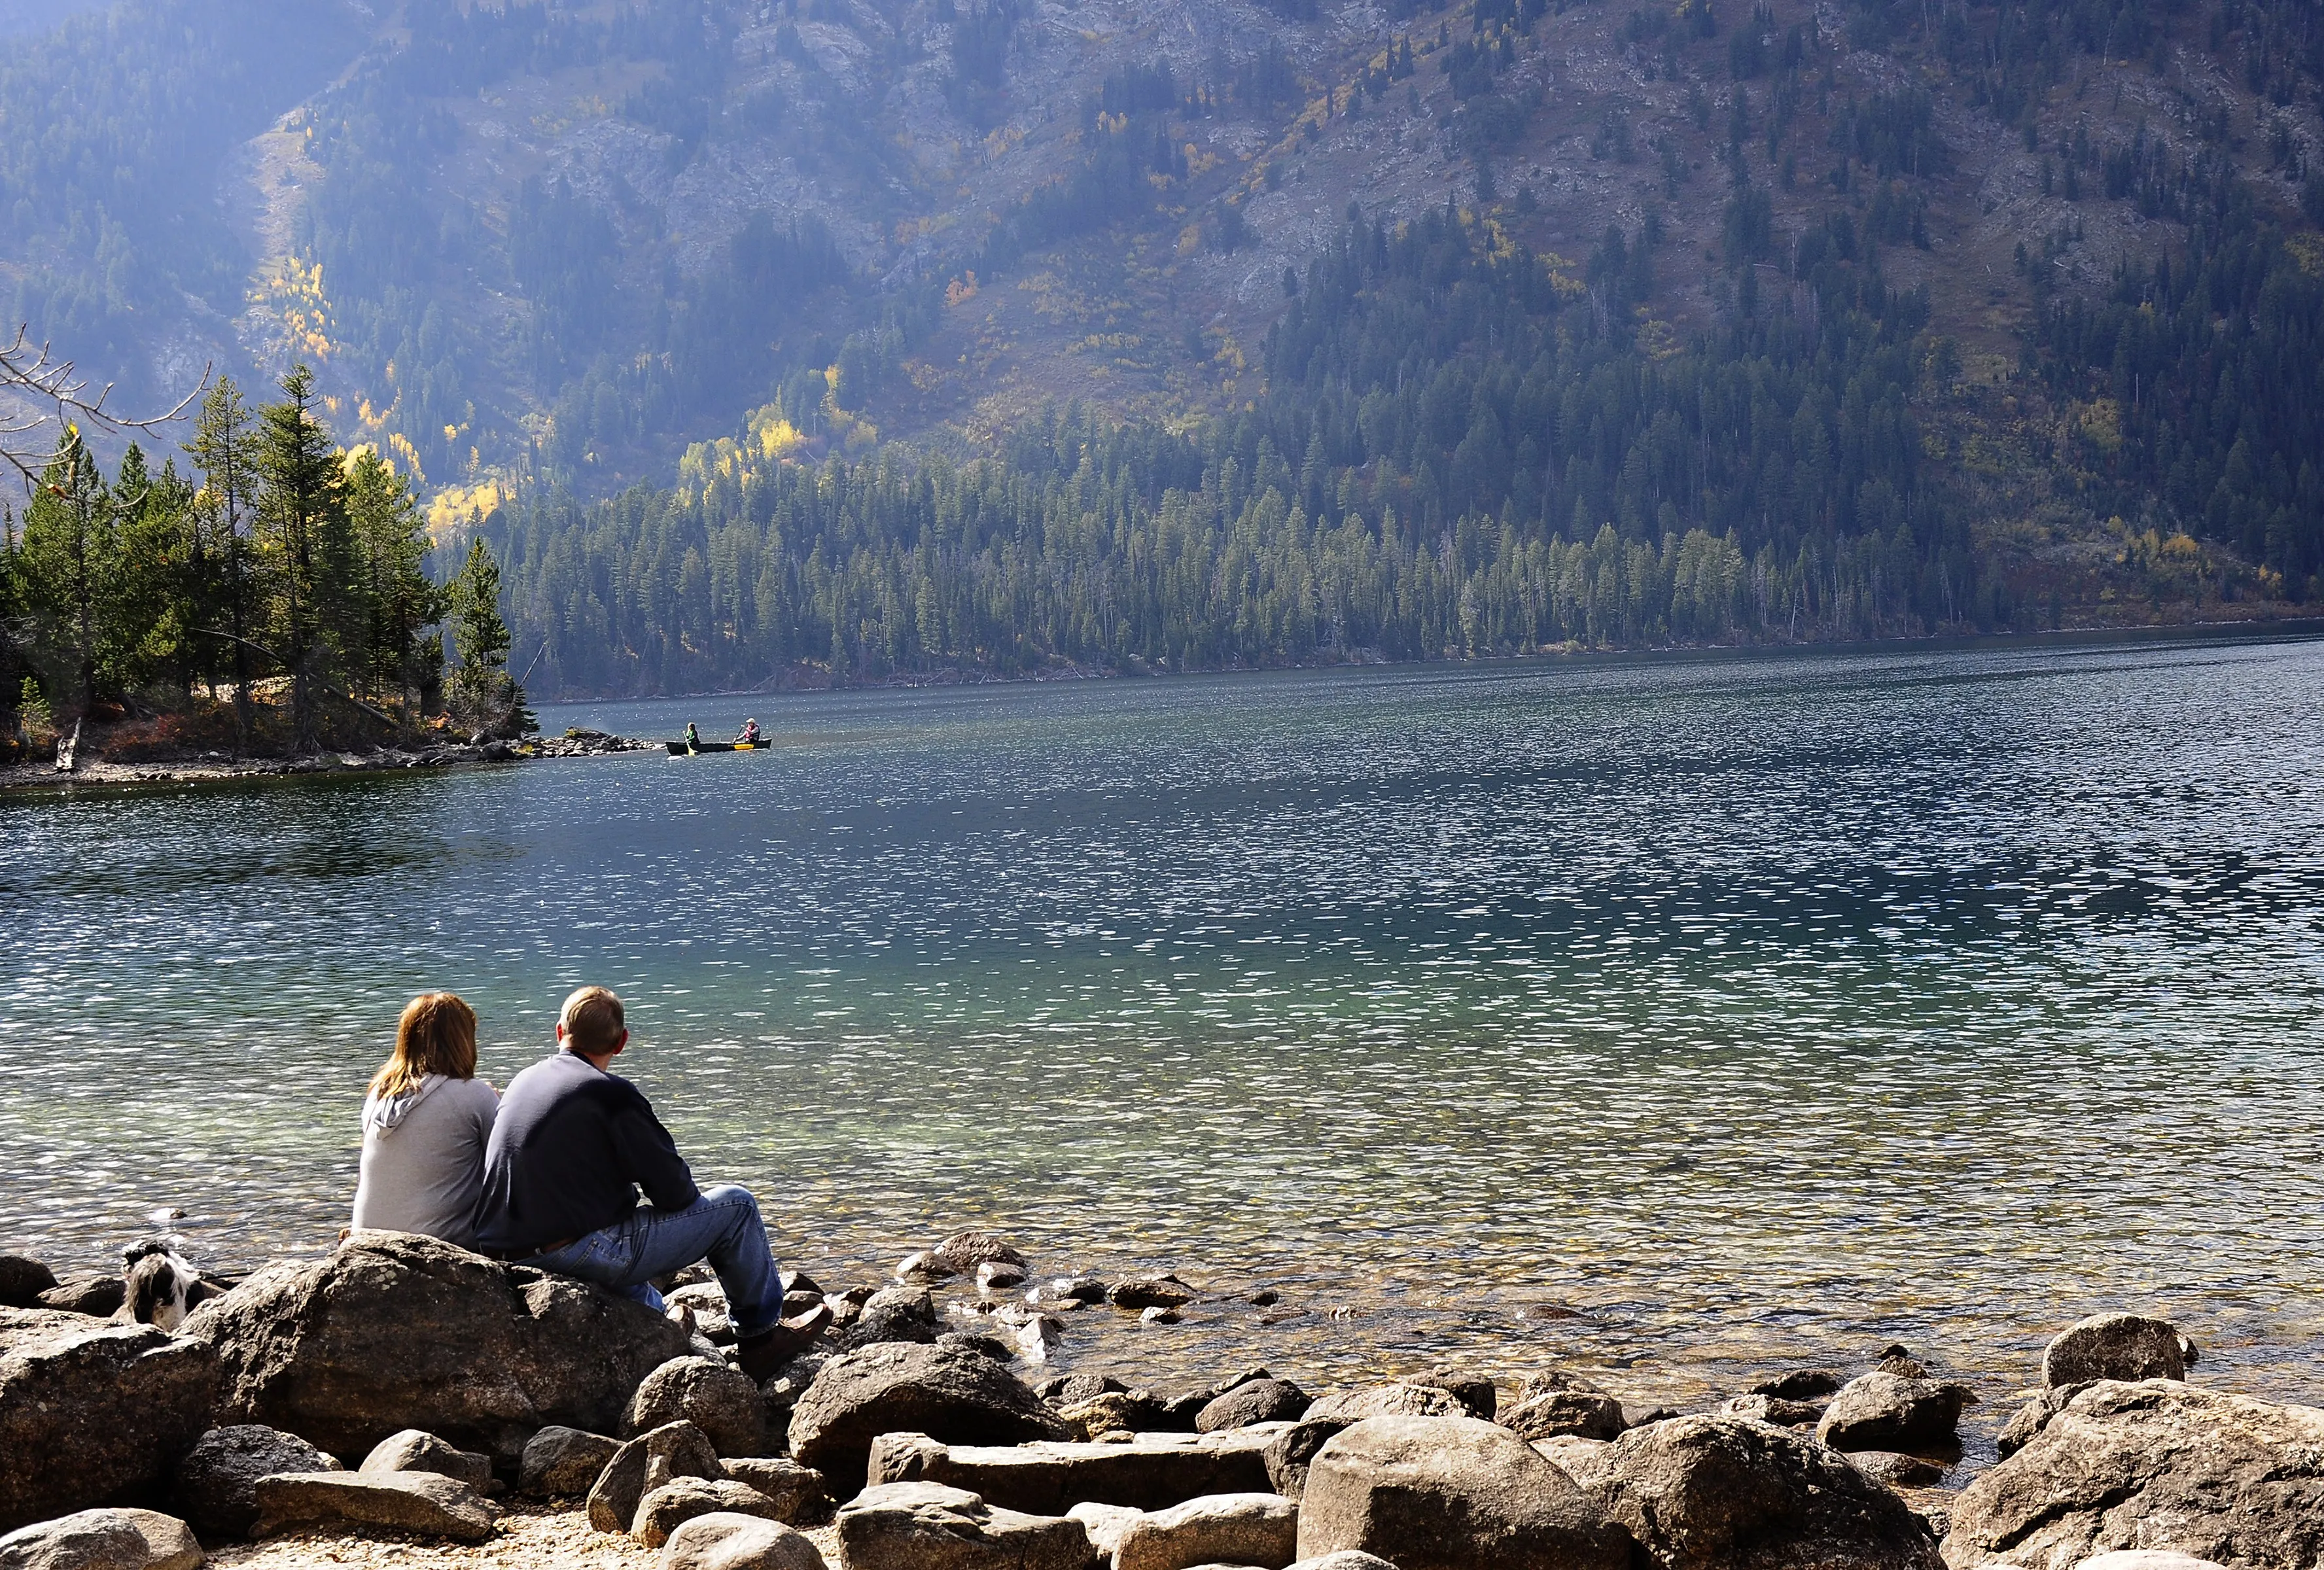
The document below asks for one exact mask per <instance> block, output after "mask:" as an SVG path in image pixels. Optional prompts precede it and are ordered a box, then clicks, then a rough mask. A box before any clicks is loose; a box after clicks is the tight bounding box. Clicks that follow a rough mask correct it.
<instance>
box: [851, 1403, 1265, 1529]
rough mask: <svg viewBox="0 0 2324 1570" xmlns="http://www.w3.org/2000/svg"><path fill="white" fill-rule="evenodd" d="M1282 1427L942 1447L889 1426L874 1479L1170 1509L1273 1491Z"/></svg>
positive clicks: (987, 1495) (1035, 1509)
mask: <svg viewBox="0 0 2324 1570" xmlns="http://www.w3.org/2000/svg"><path fill="white" fill-rule="evenodd" d="M1279 1432H1280V1426H1279V1425H1268V1426H1264V1427H1259V1428H1230V1429H1225V1430H1223V1431H1222V1432H1219V1433H1215V1434H1200V1435H1197V1434H1140V1435H1139V1436H1137V1437H1135V1438H1134V1439H1131V1440H1130V1441H1129V1442H1128V1443H1126V1444H1113V1445H1082V1444H1033V1445H994V1446H979V1445H942V1444H938V1443H937V1442H936V1440H934V1439H931V1438H929V1437H927V1436H926V1435H925V1434H883V1435H881V1437H879V1439H878V1440H876V1441H875V1442H874V1443H873V1445H872V1447H871V1462H870V1467H869V1472H870V1481H871V1483H943V1484H945V1486H947V1487H950V1488H957V1489H960V1490H963V1491H964V1492H969V1493H973V1494H975V1495H977V1496H978V1497H979V1498H981V1499H982V1500H983V1501H985V1502H986V1503H988V1504H992V1505H997V1506H1000V1507H1001V1508H1002V1509H1004V1510H1018V1511H1020V1512H1022V1513H1024V1514H1027V1515H1043V1516H1059V1515H1064V1514H1065V1513H1066V1511H1067V1510H1070V1509H1071V1508H1072V1507H1074V1505H1078V1504H1103V1505H1117V1506H1121V1507H1125V1508H1127V1509H1131V1510H1167V1509H1168V1508H1169V1507H1170V1506H1172V1505H1175V1504H1182V1503H1184V1502H1185V1501H1187V1500H1190V1499H1198V1498H1200V1497H1202V1496H1203V1495H1205V1494H1221V1493H1259V1492H1270V1490H1269V1483H1268V1468H1267V1459H1266V1457H1267V1447H1268V1445H1269V1444H1270V1443H1272V1442H1273V1440H1274V1439H1275V1437H1277V1434H1278V1433H1279Z"/></svg>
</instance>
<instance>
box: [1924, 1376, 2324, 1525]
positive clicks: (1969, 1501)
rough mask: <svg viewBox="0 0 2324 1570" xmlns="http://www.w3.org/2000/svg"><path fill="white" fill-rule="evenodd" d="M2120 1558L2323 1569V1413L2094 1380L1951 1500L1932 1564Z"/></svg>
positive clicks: (2154, 1384) (2153, 1383)
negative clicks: (2174, 1556) (2151, 1554)
mask: <svg viewBox="0 0 2324 1570" xmlns="http://www.w3.org/2000/svg"><path fill="white" fill-rule="evenodd" d="M2128 1548H2148V1549H2172V1550H2175V1551H2177V1552H2180V1553H2182V1554H2189V1555H2192V1556H2196V1557H2198V1558H2203V1559H2214V1560H2218V1561H2219V1562H2221V1563H2223V1564H2229V1565H2314V1564H2317V1563H2319V1561H2324V1410H2319V1409H2317V1408H2314V1407H2288V1406H2273V1405H2271V1404H2269V1403H2268V1402H2265V1401H2258V1400H2251V1399H2249V1398H2248V1397H2244V1396H2231V1395H2225V1394H2221V1393H2219V1392H2218V1391H2207V1390H2200V1389H2198V1388H2196V1387H2194V1386H2192V1385H2188V1384H2183V1383H2181V1382H2178V1381H2176V1380H2159V1379H2158V1380H2142V1381H2139V1382H2135V1383H2130V1382H2121V1381H2114V1380H2106V1381H2100V1382H2098V1383H2095V1384H2092V1385H2089V1386H2088V1387H2087V1388H2085V1389H2083V1390H2081V1391H2078V1392H2077V1393H2075V1394H2074V1396H2073V1397H2072V1398H2071V1399H2070V1400H2068V1401H2067V1402H2066V1403H2065V1405H2064V1406H2063V1408H2062V1409H2060V1410H2059V1411H2057V1412H2056V1413H2055V1414H2054V1415H2052V1417H2051V1418H2050V1419H2049V1421H2048V1422H2047V1423H2045V1424H2043V1427H2042V1428H2041V1429H2040V1431H2039V1432H2038V1433H2036V1434H2034V1435H2033V1437H2031V1438H2030V1439H2028V1440H2027V1441H2026V1443H2025V1444H2024V1446H2023V1448H2021V1449H2019V1450H2018V1451H2017V1452H2016V1453H2015V1455H2011V1456H2010V1457H2009V1459H2008V1460H2006V1461H2004V1462H2002V1463H2001V1464H1998V1465H1997V1466H1995V1467H1993V1468H1991V1469H1990V1470H1988V1471H1987V1472H1986V1473H1984V1474H1981V1475H1980V1476H1978V1478H1977V1479H1976V1480H1975V1481H1974V1482H1972V1483H1970V1484H1969V1487H1968V1488H1967V1489H1966V1490H1964V1491H1963V1492H1962V1493H1961V1495H1960V1499H1959V1500H1958V1501H1955V1503H1954V1506H1953V1510H1952V1530H1951V1532H1950V1534H1949V1535H1948V1536H1947V1537H1946V1538H1945V1563H1946V1564H1947V1565H1950V1566H1953V1567H1954V1570H1977V1567H1978V1566H1981V1565H1984V1564H1985V1563H1986V1562H1987V1560H1990V1559H1997V1558H1998V1559H2006V1560H2008V1561H2009V1562H2010V1563H2012V1564H2014V1565H2024V1566H2026V1567H2027V1570H2062V1567H2063V1566H2067V1565H2074V1564H2076V1563H2078V1562H2079V1561H2080V1560H2081V1559H2084V1558H2087V1557H2089V1556H2093V1555H2097V1554H2102V1553H2105V1552H2107V1551H2109V1550H2114V1549H2128Z"/></svg>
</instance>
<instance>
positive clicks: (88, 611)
mask: <svg viewBox="0 0 2324 1570" xmlns="http://www.w3.org/2000/svg"><path fill="white" fill-rule="evenodd" d="M118 536H119V529H118V528H117V519H115V513H114V508H113V498H112V496H111V494H110V493H109V492H108V491H107V490H106V484H105V481H104V477H103V476H102V475H100V474H99V473H97V461H96V459H94V458H92V457H91V456H90V455H89V451H88V445H86V444H85V443H83V442H82V440H81V438H80V432H79V431H78V429H77V428H75V427H71V426H67V427H65V431H64V435H63V436H62V437H60V439H59V441H58V443H57V451H56V455H55V456H54V457H53V458H51V459H50V460H49V465H48V467H47V468H46V469H45V470H44V471H42V474H41V484H40V489H39V490H38V491H35V492H34V493H33V496H32V504H31V505H30V506H29V507H27V508H26V509H25V510H24V536H23V543H22V545H21V546H19V547H18V552H17V571H18V573H19V574H21V577H22V582H23V591H22V592H23V599H24V601H25V605H26V608H27V610H28V611H29V612H30V613H31V616H32V620H33V621H34V623H35V625H36V627H37V629H38V630H37V631H36V633H35V638H36V648H37V649H38V650H39V651H40V652H41V653H44V654H45V655H46V656H47V657H48V662H49V664H50V666H51V670H50V671H49V673H48V675H49V679H48V681H47V683H46V686H47V688H48V690H49V692H50V693H51V694H52V695H54V696H55V697H56V698H57V699H58V701H59V702H61V703H62V704H63V705H65V707H66V710H67V712H69V714H71V715H72V716H73V717H75V718H78V717H79V716H81V715H83V714H86V713H87V712H88V710H89V708H90V706H91V705H93V704H94V703H95V702H97V689H98V685H99V683H100V681H101V680H103V679H105V678H106V677H108V676H109V675H111V668H112V666H113V664H114V659H113V656H114V655H115V651H116V649H117V647H118V642H119V638H118V628H117V625H116V617H115V591H116V587H117V580H118V568H119V565H120V560H121V550H120V540H119V537H118Z"/></svg>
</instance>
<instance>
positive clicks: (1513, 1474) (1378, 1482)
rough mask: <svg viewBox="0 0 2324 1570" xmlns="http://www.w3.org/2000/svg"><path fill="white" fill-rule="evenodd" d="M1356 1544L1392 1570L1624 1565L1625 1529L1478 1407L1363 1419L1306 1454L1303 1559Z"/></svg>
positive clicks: (1578, 1569) (1563, 1569) (1621, 1568)
mask: <svg viewBox="0 0 2324 1570" xmlns="http://www.w3.org/2000/svg"><path fill="white" fill-rule="evenodd" d="M1347 1548H1358V1549H1361V1550H1362V1551H1364V1552H1365V1553H1368V1554H1377V1555H1379V1556H1380V1557H1382V1558H1384V1559H1387V1560H1389V1561H1391V1562H1393V1563H1394V1564H1396V1565H1399V1566H1401V1567H1402V1570H1628V1565H1629V1563H1630V1540H1629V1538H1628V1536H1626V1535H1625V1534H1624V1532H1623V1531H1622V1529H1620V1528H1619V1527H1618V1526H1615V1525H1614V1524H1613V1523H1612V1522H1611V1521H1610V1520H1608V1519H1607V1516H1606V1513H1605V1510H1604V1509H1603V1507H1602V1506H1601V1505H1600V1503H1599V1502H1598V1501H1596V1500H1594V1499H1592V1498H1591V1496H1590V1495H1589V1494H1587V1493H1584V1492H1582V1490H1581V1489H1580V1488H1578V1487H1577V1486H1575V1484H1574V1483H1573V1482H1572V1479H1570V1478H1568V1477H1567V1476H1566V1475H1565V1474H1563V1472H1560V1471H1559V1470H1558V1469H1557V1468H1556V1467H1554V1466H1552V1465H1551V1464H1549V1463H1548V1462H1546V1461H1545V1460H1543V1459H1542V1458H1541V1456H1540V1455H1536V1454H1535V1451H1534V1449H1533V1447H1532V1446H1529V1445H1527V1444H1526V1442H1525V1441H1524V1440H1522V1439H1520V1438H1518V1437H1517V1436H1516V1435H1514V1434H1512V1433H1510V1432H1509V1431H1508V1429H1507V1428H1500V1427H1498V1426H1497V1425H1495V1424H1492V1423H1488V1422H1484V1421H1482V1420H1480V1419H1476V1418H1370V1419H1365V1420H1364V1421H1362V1422H1360V1423H1358V1424H1356V1425H1355V1426H1354V1427H1352V1428H1349V1429H1347V1430H1346V1431H1345V1432H1343V1433H1342V1434H1340V1435H1339V1436H1338V1437H1335V1438H1334V1439H1333V1440H1332V1442H1331V1443H1330V1444H1328V1445H1326V1446H1323V1449H1322V1450H1321V1451H1319V1452H1317V1453H1316V1455H1315V1458H1314V1461H1313V1462H1312V1463H1311V1464H1309V1466H1308V1469H1307V1483H1306V1491H1305V1493H1304V1494H1303V1495H1302V1497H1301V1500H1300V1504H1299V1540H1298V1554H1299V1556H1300V1557H1301V1558H1314V1557H1315V1556H1319V1555H1323V1554H1330V1553H1336V1552H1338V1551H1340V1550H1342V1549H1347Z"/></svg>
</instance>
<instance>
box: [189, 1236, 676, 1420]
mask: <svg viewBox="0 0 2324 1570" xmlns="http://www.w3.org/2000/svg"><path fill="white" fill-rule="evenodd" d="M184 1333H185V1334H186V1335H187V1336H198V1337H200V1338H201V1339H203V1340H206V1341H208V1343H209V1344H210V1345H213V1346H215V1347H216V1348H217V1353H218V1356H219V1358H220V1359H221V1360H222V1361H223V1363H224V1365H225V1373H226V1384H225V1389H224V1391H223V1393H222V1395H221V1397H220V1400H219V1418H220V1420H221V1421H225V1422H236V1423H265V1424H269V1425H271V1426H272V1427H274V1428H285V1429H288V1430H289V1431H290V1432H291V1433H293V1434H298V1435H300V1436H301V1437H305V1438H308V1439H311V1440H313V1441H314V1442H315V1443H316V1444H318V1445H319V1446H322V1447H323V1448H324V1449H326V1450H328V1451H331V1452H333V1453H335V1454H337V1455H362V1454H363V1453H364V1452H365V1451H367V1450H369V1449H370V1448H371V1447H372V1446H374V1445H376V1444H378V1443H379V1442H380V1441H381V1440H382V1439H384V1438H386V1437H388V1436H389V1435H391V1434H393V1433H395V1432H396V1431H397V1430H399V1429H402V1428H425V1429H427V1430H428V1431H429V1433H432V1434H436V1435H439V1436H441V1437H444V1438H446V1439H448V1440H450V1441H451V1442H452V1443H454V1444H456V1445H457V1446H461V1447H462V1448H463V1449H468V1450H475V1451H481V1452H484V1453H485V1454H494V1453H499V1452H503V1451H509V1452H513V1451H514V1450H515V1449H516V1447H517V1446H520V1445H521V1443H522V1442H523V1440H524V1438H525V1437H527V1436H529V1435H530V1434H531V1433H532V1432H533V1431H534V1430H536V1429H539V1428H543V1427H546V1426H548V1425H549V1424H552V1423H554V1424H559V1425H562V1426H564V1427H567V1428H584V1429H587V1430H589V1431H591V1432H595V1433H607V1432H611V1431H612V1430H613V1429H614V1428H618V1427H619V1426H620V1424H621V1421H622V1412H623V1410H624V1409H625V1408H626V1407H627V1406H628V1404H629V1400H630V1396H631V1393H632V1391H635V1390H636V1389H637V1387H638V1383H639V1382H640V1381H641V1380H643V1379H644V1378H645V1376H646V1375H647V1374H649V1373H651V1372H652V1371H653V1370H654V1369H656V1368H658V1367H659V1366H660V1365H661V1364H663V1363H667V1362H669V1360H670V1359H671V1358H673V1357H678V1356H682V1355H684V1354H686V1353H687V1351H688V1350H690V1344H689V1342H688V1340H687V1334H686V1332H685V1331H684V1330H682V1329H680V1328H679V1327H678V1326H676V1325H674V1324H672V1323H671V1322H670V1321H669V1320H668V1319H665V1318H662V1317H661V1316H660V1315H659V1314H656V1313H654V1312H652V1311H651V1310H650V1309H649V1308H646V1307H645V1306H644V1305H642V1304H640V1303H636V1302H633V1301H632V1300H631V1299H627V1298H622V1297H616V1296H615V1295H614V1294H613V1293H611V1292H608V1291H605V1290H603V1289H602V1288H598V1287H593V1286H588V1285H586V1284H584V1283H582V1282H580V1281H571V1280H568V1279H567V1278H565V1277H563V1276H551V1275H544V1274H542V1273H541V1272H538V1271H531V1270H519V1269H515V1268H512V1267H511V1266H508V1265H504V1264H500V1263H497V1262H494V1261H492V1260H489V1259H485V1258H484V1257H483V1256H482V1255H480V1254H474V1253H468V1252H467V1251H466V1250H465V1249H460V1248H456V1247H454V1246H453V1245H452V1244H448V1243H443V1242H439V1241H438V1240H437V1239H435V1238H432V1237H419V1236H413V1235H407V1234H402V1233H378V1232H374V1233H360V1234H357V1235H356V1236H355V1239H354V1241H352V1242H349V1243H346V1244H342V1245H341V1246H340V1248H339V1249H338V1250H337V1253H333V1254H331V1255H330V1257H328V1258H327V1259H324V1260H321V1261H318V1262H315V1263H311V1264H303V1265H282V1266H277V1267H276V1268H274V1269H272V1270H268V1271H263V1272H260V1273H259V1274H257V1275H255V1276H254V1277H252V1278H251V1279H250V1280H249V1281H245V1282H244V1283H243V1284H242V1285H241V1286H239V1287H237V1288H235V1290H233V1291H231V1292H228V1293H226V1295H225V1296H223V1297H220V1298H217V1299H213V1300H211V1301H209V1302H208V1303H205V1304H203V1305H202V1306H201V1307H200V1308H197V1309H196V1310H194V1313H193V1314H192V1316H191V1317H190V1318H188V1320H187V1321H186V1325H185V1329H184Z"/></svg>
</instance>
